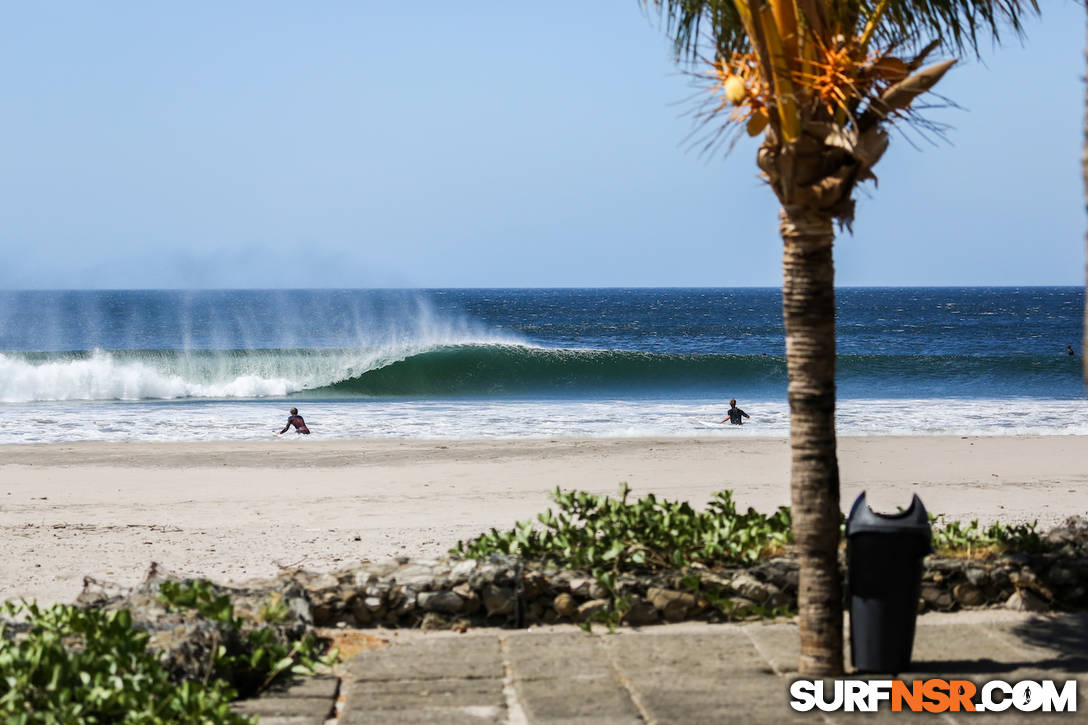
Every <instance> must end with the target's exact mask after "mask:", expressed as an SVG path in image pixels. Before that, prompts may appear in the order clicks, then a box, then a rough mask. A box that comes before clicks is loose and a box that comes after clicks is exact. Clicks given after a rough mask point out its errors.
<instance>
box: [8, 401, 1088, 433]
mask: <svg viewBox="0 0 1088 725" xmlns="http://www.w3.org/2000/svg"><path fill="white" fill-rule="evenodd" d="M292 406H297V407H299V408H300V409H301V412H302V414H303V415H304V416H305V418H306V422H307V424H308V425H309V427H310V429H311V430H312V431H313V435H312V436H310V437H309V438H310V439H311V440H326V439H359V438H407V439H480V438H561V437H591V438H625V437H681V436H682V437H688V436H694V437H704V438H726V437H728V438H736V437H754V436H759V437H776V438H785V437H787V436H788V435H789V406H788V404H787V403H786V402H785V401H784V400H780V399H771V400H759V399H751V400H749V399H745V400H744V401H742V406H743V407H744V409H745V410H746V411H747V412H748V413H749V414H750V415H751V416H752V418H751V420H750V421H749V422H748V424H746V425H743V426H730V425H726V426H721V427H719V428H713V429H712V428H707V427H705V426H703V425H701V424H699V422H698V421H706V420H721V419H722V417H723V416H724V410H725V405H724V404H723V403H722V401H720V400H709V399H685V400H660V399H656V400H655V399H644V400H599V401H585V400H516V401H515V400H451V401H435V400H372V401H361V400H352V399H341V400H330V399H313V400H301V399H298V398H297V397H296V398H287V399H280V400H263V401H254V400H247V401H232V400H219V401H196V400H180V401H157V402H149V401H141V402H97V403H86V402H53V403H20V404H11V405H8V406H5V415H4V416H3V417H2V418H0V444H5V443H58V442H73V441H110V442H120V441H149V442H154V441H180V440H206V441H216V440H221V441H243V440H259V439H264V438H268V437H270V436H271V435H272V434H273V432H274V431H276V430H279V429H280V428H282V427H283V422H284V420H286V416H287V410H288V408H290V407H292ZM836 430H837V432H838V434H839V435H840V436H860V435H873V436H887V435H901V436H914V435H972V436H994V435H1088V402H1086V401H1083V400H1079V401H1078V400H1039V399H1018V400H1017V399H1014V400H1009V399H1000V400H977V399H972V400H948V399H939V400H936V399H918V400H900V399H895V400H850V399H845V400H840V401H839V405H838V408H837V411H836ZM284 437H285V438H292V436H290V435H287V436H284Z"/></svg>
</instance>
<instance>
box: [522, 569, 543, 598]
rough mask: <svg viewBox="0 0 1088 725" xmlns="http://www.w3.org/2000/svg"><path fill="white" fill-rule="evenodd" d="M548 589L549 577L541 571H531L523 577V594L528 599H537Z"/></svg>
mask: <svg viewBox="0 0 1088 725" xmlns="http://www.w3.org/2000/svg"><path fill="white" fill-rule="evenodd" d="M548 589H549V586H548V579H547V578H546V577H545V576H544V575H543V574H540V573H539V572H535V571H534V572H529V573H527V574H526V575H525V576H523V577H522V579H521V596H522V598H523V599H525V600H527V601H528V600H533V599H536V598H537V597H539V596H540V595H542V594H544V593H545V592H547V591H548Z"/></svg>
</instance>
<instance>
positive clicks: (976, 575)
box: [964, 566, 990, 588]
mask: <svg viewBox="0 0 1088 725" xmlns="http://www.w3.org/2000/svg"><path fill="white" fill-rule="evenodd" d="M964 576H965V577H966V578H967V582H968V583H969V584H971V586H975V587H979V588H982V587H985V586H986V585H987V584H988V583H989V581H990V573H989V572H988V571H986V570H985V569H980V568H978V567H974V566H972V567H968V568H967V569H966V570H965V571H964Z"/></svg>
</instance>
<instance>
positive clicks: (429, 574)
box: [393, 564, 434, 591]
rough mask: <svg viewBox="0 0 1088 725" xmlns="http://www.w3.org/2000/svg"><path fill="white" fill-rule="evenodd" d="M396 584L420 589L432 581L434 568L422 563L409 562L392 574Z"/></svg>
mask: <svg viewBox="0 0 1088 725" xmlns="http://www.w3.org/2000/svg"><path fill="white" fill-rule="evenodd" d="M393 578H394V580H395V581H396V582H397V584H402V585H405V586H410V587H412V588H413V589H415V590H416V591H421V590H424V589H426V588H427V587H429V586H431V585H432V584H433V583H434V569H433V568H432V567H429V566H424V565H422V564H409V565H407V566H405V567H403V568H402V569H400V570H399V571H398V572H397V573H396V574H394V577H393Z"/></svg>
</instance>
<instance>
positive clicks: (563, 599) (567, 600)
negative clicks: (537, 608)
mask: <svg viewBox="0 0 1088 725" xmlns="http://www.w3.org/2000/svg"><path fill="white" fill-rule="evenodd" d="M552 608H553V609H554V610H555V613H556V614H558V615H559V616H560V617H573V616H574V613H575V612H577V611H578V604H577V603H576V602H575V601H574V597H572V596H571V595H570V594H567V593H566V592H563V593H562V594H558V595H556V597H555V601H554V602H552Z"/></svg>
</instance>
